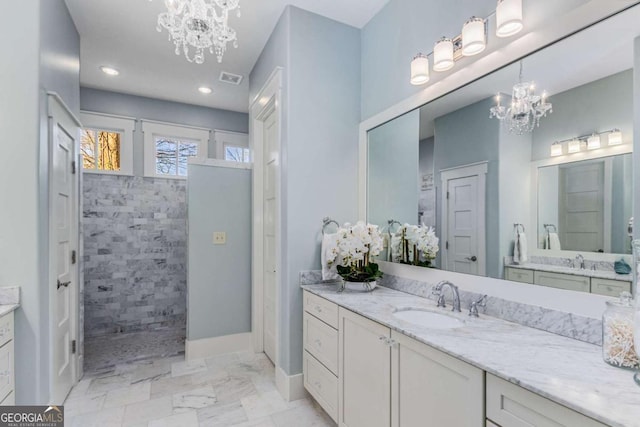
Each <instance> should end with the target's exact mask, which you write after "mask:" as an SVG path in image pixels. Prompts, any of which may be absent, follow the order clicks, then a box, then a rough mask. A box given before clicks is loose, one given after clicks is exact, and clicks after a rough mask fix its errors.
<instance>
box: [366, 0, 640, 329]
mask: <svg viewBox="0 0 640 427" xmlns="http://www.w3.org/2000/svg"><path fill="white" fill-rule="evenodd" d="M638 4H640V1H634V2H633V3H631V4H624V5H622V4H617V5H616V4H615V3H613V2H598V1H597V0H591V1H589V2H588V3H586V4H585V5H583V6H581V7H578V8H576V9H574V10H573V11H572V12H571V13H568V14H567V15H565V16H562V17H557V19H551V20H546V21H545V22H546V24H547V25H541V26H539V27H536V28H533V29H531V28H526V29H525V31H523V32H522V33H520V34H519V35H518V36H517V37H516V38H514V39H513V40H511V42H510V43H509V44H508V45H506V46H500V47H499V51H497V50H496V49H495V48H494V49H491V46H488V48H487V51H486V53H485V54H483V56H482V57H480V58H478V59H477V60H475V61H473V62H471V63H469V64H467V65H466V66H464V67H461V68H458V69H456V70H455V71H453V72H452V73H451V74H449V75H447V76H446V77H445V78H443V79H442V80H440V81H438V82H434V83H433V84H430V85H428V86H426V87H425V88H424V89H423V90H421V91H419V92H417V93H415V94H414V95H412V96H410V97H408V98H405V99H404V100H402V101H400V102H398V103H396V104H394V105H392V106H391V107H389V108H387V109H386V110H383V111H381V112H379V113H377V114H375V115H373V116H371V117H370V118H367V119H365V120H363V121H362V122H360V126H359V131H358V217H359V218H361V219H366V218H367V193H368V189H367V176H368V170H367V169H368V167H367V159H368V146H369V144H368V132H369V131H370V130H372V129H374V128H376V127H378V126H381V125H383V124H385V123H387V122H389V121H391V120H393V119H395V118H397V117H400V116H402V115H404V114H406V113H408V112H410V111H413V110H415V109H418V108H420V107H422V106H424V105H426V104H428V103H430V102H432V101H435V100H436V99H438V98H441V97H444V96H446V95H448V94H449V93H452V92H454V91H456V90H458V89H461V88H462V87H464V86H467V85H469V84H471V83H473V82H475V81H477V80H480V79H482V78H484V77H486V76H488V75H489V74H491V73H493V72H495V71H497V70H499V69H501V68H503V67H506V66H508V65H511V64H513V63H515V62H518V61H519V60H521V59H523V58H525V57H527V56H530V55H532V54H534V53H536V52H537V51H540V50H542V49H545V48H547V47H549V46H552V45H553V44H555V43H557V42H560V41H562V40H564V39H566V38H569V37H571V36H572V35H574V34H576V33H578V32H580V31H583V30H586V29H588V28H590V27H592V26H594V25H596V24H598V23H600V22H602V21H605V20H607V19H609V18H611V17H612V16H614V15H617V14H618V13H623V12H624V11H625V10H627V9H631V8H633V7H635V6H637V5H638ZM407 84H408V83H407ZM638 131H640V129H639V130H636V129H634V134H635V132H638ZM636 143H637V144H638V150H640V142H635V138H634V143H633V146H634V148H635V145H636ZM534 181H535V183H536V194H537V172H536V179H532V183H533V182H534ZM532 185H533V184H532ZM536 197H537V196H536ZM637 205H638V203H637V202H636V201H634V206H637ZM536 211H537V203H536ZM536 218H537V213H536ZM536 226H537V221H536ZM636 235H637V234H636ZM567 253H568V252H567ZM379 264H380V267H381V269H382V270H383V271H386V272H388V273H389V274H393V275H396V276H400V277H405V278H411V279H414V280H422V281H424V280H425V273H427V274H429V279H428V280H433V279H438V278H449V280H456V281H457V282H456V283H459V286H460V285H462V286H463V287H473V288H474V290H475V291H482V292H484V293H487V294H489V295H496V296H500V297H505V296H506V297H508V298H510V299H512V300H514V301H517V300H522V302H525V303H528V304H539V305H541V306H547V305H548V304H549V301H550V296H552V295H556V291H557V289H553V288H545V287H542V286H536V285H524V284H523V286H522V287H521V289H522V292H523V293H524V294H525V295H524V296H520V295H516V294H513V291H512V288H513V286H512V285H511V283H510V282H509V281H506V280H504V279H493V278H487V277H481V276H472V275H467V274H462V273H455V272H448V271H444V270H436V271H433V272H425V271H424V270H425V269H424V268H421V267H414V266H409V265H403V264H394V263H390V262H387V261H379ZM607 300H611V298H609V297H603V296H599V295H595V294H584V295H582V294H580V293H576V295H575V298H570V299H563V300H562V301H555V302H553V304H552V305H554V306H556V307H557V308H561V309H564V310H567V311H570V312H573V313H580V314H581V315H587V316H590V317H594V318H598V317H600V316H601V315H602V309H603V308H604V304H603V301H607Z"/></svg>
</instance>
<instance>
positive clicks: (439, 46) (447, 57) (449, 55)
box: [433, 37, 455, 72]
mask: <svg viewBox="0 0 640 427" xmlns="http://www.w3.org/2000/svg"><path fill="white" fill-rule="evenodd" d="M454 65H455V60H454V59H453V40H451V39H450V38H447V37H442V38H441V39H440V40H438V41H437V42H436V44H435V46H434V47H433V71H438V72H440V71H448V70H450V69H452V68H453V66H454Z"/></svg>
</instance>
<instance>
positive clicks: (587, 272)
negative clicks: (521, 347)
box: [505, 263, 632, 282]
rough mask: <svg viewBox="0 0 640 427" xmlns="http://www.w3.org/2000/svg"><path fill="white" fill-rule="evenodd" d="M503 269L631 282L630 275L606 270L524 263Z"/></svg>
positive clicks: (509, 265) (510, 265)
mask: <svg viewBox="0 0 640 427" xmlns="http://www.w3.org/2000/svg"><path fill="white" fill-rule="evenodd" d="M505 267H509V268H521V269H523V270H538V271H548V272H551V273H562V274H571V275H574V276H587V277H597V278H599V279H609V280H621V281H624V282H630V281H631V280H632V277H631V274H617V273H616V272H615V271H608V270H591V269H584V270H581V269H579V268H571V267H564V266H562V265H550V264H534V263H526V264H508V265H505Z"/></svg>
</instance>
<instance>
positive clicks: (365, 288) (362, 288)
mask: <svg viewBox="0 0 640 427" xmlns="http://www.w3.org/2000/svg"><path fill="white" fill-rule="evenodd" d="M376 286H378V284H377V283H376V281H375V280H374V281H373V282H347V281H346V280H343V281H342V283H341V284H340V289H339V291H340V292H342V291H345V290H346V291H352V292H371V291H372V290H374V289H375V288H376Z"/></svg>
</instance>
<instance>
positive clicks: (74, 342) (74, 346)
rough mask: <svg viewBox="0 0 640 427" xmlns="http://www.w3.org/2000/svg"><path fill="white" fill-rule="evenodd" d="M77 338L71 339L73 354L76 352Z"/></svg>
mask: <svg viewBox="0 0 640 427" xmlns="http://www.w3.org/2000/svg"><path fill="white" fill-rule="evenodd" d="M76 347H77V345H76V340H71V354H76Z"/></svg>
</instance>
